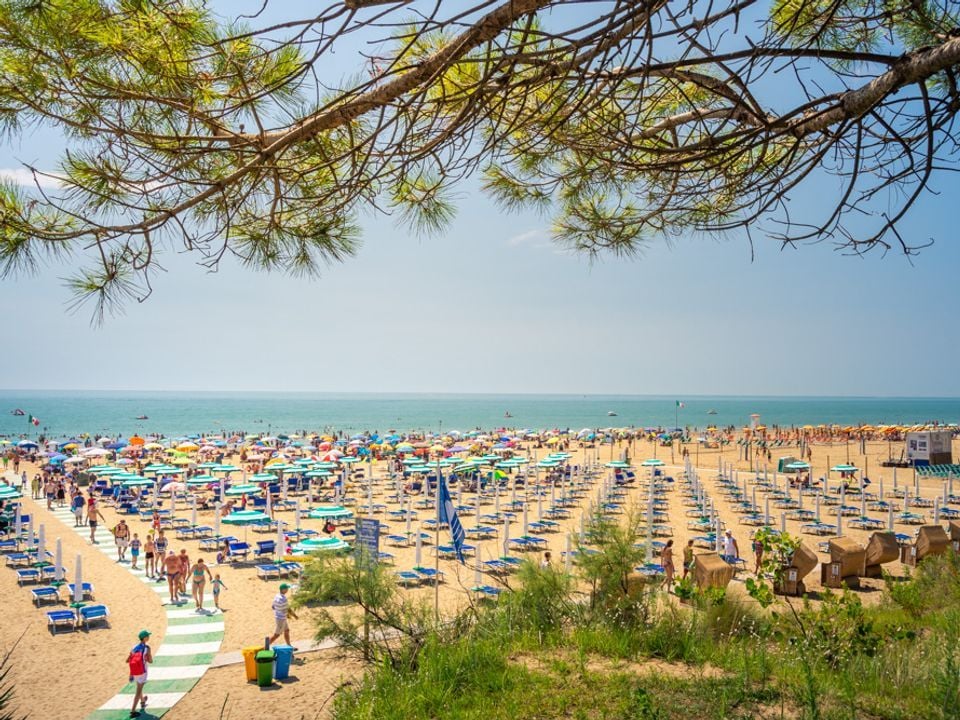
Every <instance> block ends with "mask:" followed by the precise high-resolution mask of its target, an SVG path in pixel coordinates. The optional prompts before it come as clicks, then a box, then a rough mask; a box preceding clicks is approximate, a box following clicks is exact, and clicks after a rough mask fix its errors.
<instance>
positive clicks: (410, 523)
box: [406, 498, 413, 537]
mask: <svg viewBox="0 0 960 720" xmlns="http://www.w3.org/2000/svg"><path fill="white" fill-rule="evenodd" d="M406 517H407V537H409V536H410V533H411V532H413V529H412V528H413V500H412V499H411V498H407V516H406Z"/></svg>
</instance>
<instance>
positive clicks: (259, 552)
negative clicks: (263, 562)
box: [253, 540, 277, 558]
mask: <svg viewBox="0 0 960 720" xmlns="http://www.w3.org/2000/svg"><path fill="white" fill-rule="evenodd" d="M276 552H277V543H276V541H275V540H260V541H258V542H257V548H256V550H254V551H253V556H254V557H257V558H261V557H264V556H266V557H271V556H273V555H275V554H276Z"/></svg>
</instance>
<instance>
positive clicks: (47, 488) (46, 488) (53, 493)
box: [43, 478, 57, 510]
mask: <svg viewBox="0 0 960 720" xmlns="http://www.w3.org/2000/svg"><path fill="white" fill-rule="evenodd" d="M43 493H44V495H46V497H47V510H53V501H54V499H55V498H56V497H57V486H56V485H54V484H53V478H48V479H47V482H46V483H44V485H43Z"/></svg>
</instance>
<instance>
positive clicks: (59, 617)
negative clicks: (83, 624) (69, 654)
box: [47, 610, 77, 635]
mask: <svg viewBox="0 0 960 720" xmlns="http://www.w3.org/2000/svg"><path fill="white" fill-rule="evenodd" d="M47 627H48V628H49V629H50V632H51V633H52V634H54V635H56V634H57V630H58V629H60V628H68V629H70V630H76V628H77V614H76V613H75V612H74V611H73V610H48V611H47Z"/></svg>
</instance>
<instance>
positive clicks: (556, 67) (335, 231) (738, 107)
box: [0, 0, 960, 319]
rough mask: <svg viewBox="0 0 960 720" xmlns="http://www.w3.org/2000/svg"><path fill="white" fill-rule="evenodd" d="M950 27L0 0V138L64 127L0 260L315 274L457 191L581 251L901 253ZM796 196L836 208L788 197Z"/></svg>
mask: <svg viewBox="0 0 960 720" xmlns="http://www.w3.org/2000/svg"><path fill="white" fill-rule="evenodd" d="M608 5H609V7H608ZM220 10H221V12H228V13H229V12H230V11H231V10H233V8H232V7H231V6H230V5H229V4H223V5H221V6H220ZM958 27H960V11H958V6H957V3H955V2H952V1H951V0H924V1H923V2H918V1H915V0H883V1H880V0H739V1H738V2H733V3H721V4H716V3H708V2H697V1H696V0H680V1H679V2H667V1H666V0H656V1H652V2H618V3H609V4H605V3H602V4H600V5H597V4H596V3H589V2H583V1H569V0H567V1H564V0H510V1H507V0H503V1H501V2H494V3H490V2H471V3H444V4H442V6H441V5H437V6H436V7H430V8H419V3H415V4H413V5H411V4H410V3H406V2H395V3H388V2H382V1H381V0H346V2H343V3H331V4H329V6H328V7H326V8H324V9H322V10H319V11H317V12H313V11H311V12H310V13H309V15H308V16H303V17H301V16H298V15H297V14H296V12H295V11H292V10H290V9H289V8H288V4H285V3H281V2H279V0H265V2H264V3H263V7H262V8H261V9H260V11H259V12H255V13H253V14H252V15H248V16H244V17H243V18H239V17H229V16H228V17H223V16H222V15H220V14H218V13H217V12H216V11H215V9H214V8H213V7H212V6H211V5H210V4H209V3H206V2H201V0H136V1H134V0H44V1H43V2H37V1H35V0H0V68H2V72H0V131H2V132H3V133H4V135H5V137H6V138H7V139H8V141H9V142H10V143H11V144H12V145H17V144H19V143H21V142H23V140H24V138H25V137H27V136H28V135H29V134H31V133H35V132H37V130H38V129H40V130H42V131H47V132H51V133H52V134H53V135H54V136H59V137H62V140H63V146H64V149H63V152H62V153H61V155H60V159H59V162H57V163H56V164H55V165H53V166H50V167H34V166H31V165H24V166H21V167H18V168H11V169H7V170H6V171H5V173H4V174H3V179H2V181H0V271H2V272H3V273H17V274H20V273H29V272H34V271H36V270H37V269H38V268H40V267H42V266H43V264H44V263H46V262H53V263H66V262H69V263H70V270H69V272H70V273H71V275H70V276H69V277H67V278H66V279H65V283H66V285H67V287H68V288H69V290H70V292H72V293H73V297H74V298H75V301H76V303H78V304H81V305H82V304H86V303H89V304H91V305H92V308H93V314H94V317H95V318H100V319H102V317H103V315H104V313H109V312H114V311H117V310H120V309H122V307H123V306H124V304H125V303H128V302H131V301H134V300H136V301H139V300H144V299H145V298H147V297H148V296H149V295H150V293H151V291H152V288H153V287H154V284H155V283H156V282H157V280H158V276H159V275H160V273H161V272H162V271H163V268H164V254H165V253H172V252H179V253H184V254H187V255H188V256H190V257H192V258H193V259H195V260H196V262H197V263H198V264H199V265H201V266H203V267H204V268H206V269H208V270H211V271H213V270H216V269H218V268H219V267H220V266H221V264H222V263H224V262H225V261H227V260H234V261H236V262H238V263H239V264H241V265H244V266H247V267H251V268H253V269H256V270H261V271H278V272H284V273H290V274H293V275H311V276H312V275H316V274H319V273H320V272H322V271H323V270H324V269H325V268H327V266H329V265H330V264H332V263H338V262H341V261H344V260H347V259H349V258H350V257H352V256H353V255H355V254H356V252H357V249H358V246H359V242H360V232H361V231H360V225H361V219H362V218H363V217H364V216H365V215H367V214H368V213H371V212H380V213H385V214H390V215H391V216H392V217H395V218H398V219H399V220H400V221H401V223H403V224H405V225H407V226H408V227H410V228H411V229H412V230H413V231H414V232H416V233H442V232H444V231H445V229H447V228H449V227H450V223H451V221H452V219H453V218H454V217H455V215H456V210H457V205H458V204H459V203H460V202H461V200H462V197H463V196H464V195H466V194H468V193H470V192H472V191H473V190H474V189H475V188H476V187H477V186H479V187H480V189H481V190H482V191H483V192H484V193H486V194H487V196H488V197H489V198H491V199H492V201H493V202H494V203H496V204H497V205H498V206H499V207H500V208H502V209H503V210H504V211H505V212H515V211H531V210H532V211H537V212H541V213H544V214H546V215H547V216H548V218H549V225H550V228H551V233H552V236H553V239H554V240H555V241H556V243H557V244H558V245H559V246H560V247H562V248H565V249H569V250H571V251H574V252H577V253H582V254H585V255H587V256H589V257H593V256H600V255H613V256H617V257H629V256H635V255H637V254H638V253H640V252H641V251H642V250H644V249H645V248H646V247H647V246H648V245H649V244H650V243H653V242H657V241H667V242H669V241H671V240H672V239H673V238H674V237H676V236H677V235H678V234H680V233H683V234H696V235H700V236H705V237H714V236H722V235H726V234H728V233H731V232H735V231H739V232H740V233H741V234H742V235H743V236H744V237H745V238H746V239H747V241H748V242H753V238H755V237H756V238H759V237H769V238H771V239H772V241H773V242H775V243H777V244H779V245H780V246H782V247H786V246H796V245H798V244H803V243H806V242H816V241H824V242H830V243H834V244H835V245H837V246H838V247H839V248H841V249H844V250H846V251H848V252H852V253H855V254H856V253H865V252H868V251H870V250H877V251H880V252H884V251H887V250H896V251H899V252H902V253H906V254H908V255H909V254H912V253H915V252H917V251H918V250H919V249H920V247H921V246H922V245H924V244H925V243H926V242H928V241H927V240H926V239H923V240H913V239H911V238H910V237H909V236H908V234H907V233H903V232H901V231H900V228H901V225H902V223H903V222H904V219H905V218H906V217H907V216H908V214H909V213H910V211H911V209H912V208H913V207H914V205H915V204H916V203H917V201H918V200H919V199H920V198H921V197H924V196H926V195H928V194H929V193H927V192H926V191H928V190H931V189H934V188H936V182H937V179H938V178H939V177H940V176H941V175H942V174H943V173H945V172H947V171H948V170H949V168H950V167H951V163H952V160H953V153H954V152H955V147H956V143H957V141H958V127H960V125H958V124H957V123H956V122H955V121H956V116H957V113H958V112H960V91H958V83H957V73H958V69H960V31H958ZM343 58H350V60H348V61H347V62H346V64H344V62H343ZM877 168H882V169H883V171H882V172H879V171H877ZM807 187H811V188H813V189H814V190H815V191H816V192H819V193H821V194H822V196H823V197H829V198H831V202H824V203H821V206H822V207H821V206H817V207H816V208H812V209H811V210H810V212H809V213H807V214H803V215H802V216H797V214H796V213H794V212H791V210H790V202H789V201H790V200H791V199H792V198H793V196H794V193H795V192H799V190H800V189H801V188H807Z"/></svg>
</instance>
